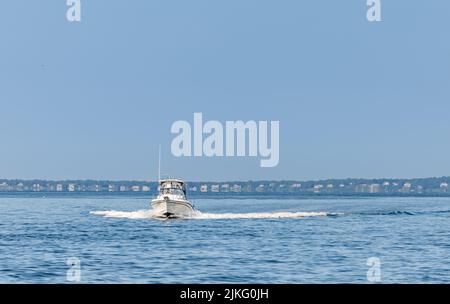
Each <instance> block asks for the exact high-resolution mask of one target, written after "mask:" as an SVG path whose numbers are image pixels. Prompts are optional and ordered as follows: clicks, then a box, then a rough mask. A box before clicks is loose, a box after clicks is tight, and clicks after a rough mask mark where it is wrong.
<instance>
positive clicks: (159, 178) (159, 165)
mask: <svg viewBox="0 0 450 304" xmlns="http://www.w3.org/2000/svg"><path fill="white" fill-rule="evenodd" d="M160 181H161V144H160V145H159V155H158V184H159V182H160Z"/></svg>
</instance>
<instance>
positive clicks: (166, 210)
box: [150, 179, 195, 218]
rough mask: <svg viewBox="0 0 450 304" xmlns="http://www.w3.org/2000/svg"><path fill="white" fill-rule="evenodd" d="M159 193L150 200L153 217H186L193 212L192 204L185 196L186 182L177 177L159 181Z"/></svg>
mask: <svg viewBox="0 0 450 304" xmlns="http://www.w3.org/2000/svg"><path fill="white" fill-rule="evenodd" d="M158 188H159V194H158V196H157V197H156V198H155V199H153V200H152V201H151V204H150V205H151V207H152V209H153V213H154V216H155V217H159V218H186V217H191V216H193V215H194V214H195V209H194V207H193V205H192V204H191V203H190V202H189V201H188V200H187V198H186V183H185V182H184V181H182V180H178V179H164V180H160V181H159V187H158Z"/></svg>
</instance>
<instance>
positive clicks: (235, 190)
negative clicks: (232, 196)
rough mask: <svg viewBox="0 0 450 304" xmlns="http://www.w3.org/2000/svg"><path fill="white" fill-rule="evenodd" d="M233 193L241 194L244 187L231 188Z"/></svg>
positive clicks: (234, 186) (235, 186)
mask: <svg viewBox="0 0 450 304" xmlns="http://www.w3.org/2000/svg"><path fill="white" fill-rule="evenodd" d="M231 191H232V192H236V193H239V192H241V191H242V187H241V185H233V187H231Z"/></svg>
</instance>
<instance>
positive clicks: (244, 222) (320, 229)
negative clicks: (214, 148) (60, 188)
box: [0, 195, 450, 283]
mask: <svg viewBox="0 0 450 304" xmlns="http://www.w3.org/2000/svg"><path fill="white" fill-rule="evenodd" d="M148 202H149V199H148V198H143V197H114V196H83V197H72V196H61V197H47V198H45V197H35V196H26V195H24V196H1V197H0V282H1V283H71V282H72V281H74V280H75V281H76V282H77V281H78V282H80V283H370V281H373V278H374V276H373V274H374V272H373V269H374V268H373V266H374V264H371V265H368V259H369V261H373V260H374V259H375V260H376V261H377V264H376V267H377V268H376V269H377V271H376V272H375V273H376V276H375V281H380V282H381V283H443V282H445V283H450V198H418V197H407V198H405V197H395V198H389V197H370V198H361V197H357V198H356V197H355V198H339V197H334V198H333V197H331V198H317V197H316V198H314V197H310V198H280V199H273V198H271V199H261V198H247V199H236V198H233V199H196V200H194V203H195V205H196V207H197V208H198V209H199V210H200V212H201V213H199V214H198V215H196V216H195V217H193V218H191V219H186V220H158V219H154V218H153V217H152V215H151V212H149V211H148ZM371 258H372V259H371ZM73 261H75V264H73ZM378 262H379V263H378ZM71 263H72V264H71ZM78 263H79V264H78ZM74 265H75V266H74ZM378 270H379V272H378ZM74 271H75V272H74ZM369 279H370V280H369Z"/></svg>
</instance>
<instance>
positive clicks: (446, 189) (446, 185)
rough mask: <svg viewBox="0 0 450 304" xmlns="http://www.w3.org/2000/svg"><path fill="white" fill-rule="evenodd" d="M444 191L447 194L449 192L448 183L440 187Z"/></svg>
mask: <svg viewBox="0 0 450 304" xmlns="http://www.w3.org/2000/svg"><path fill="white" fill-rule="evenodd" d="M439 188H440V189H441V190H442V191H444V192H447V191H448V183H445V182H444V183H442V184H441V185H440V187H439Z"/></svg>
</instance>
